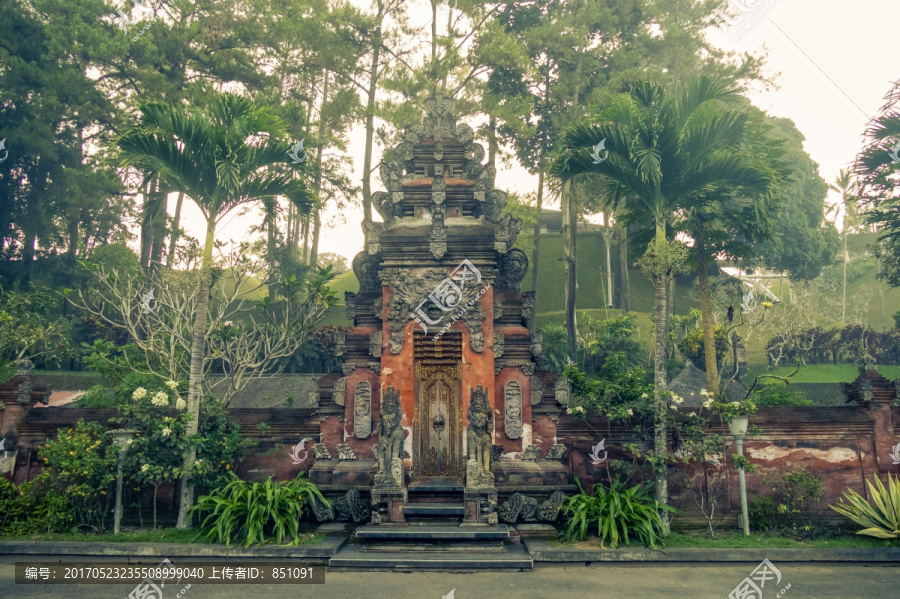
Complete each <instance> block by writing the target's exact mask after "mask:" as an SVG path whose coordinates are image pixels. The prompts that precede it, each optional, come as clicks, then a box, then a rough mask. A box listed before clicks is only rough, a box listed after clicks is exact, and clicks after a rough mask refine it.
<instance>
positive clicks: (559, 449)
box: [544, 443, 566, 461]
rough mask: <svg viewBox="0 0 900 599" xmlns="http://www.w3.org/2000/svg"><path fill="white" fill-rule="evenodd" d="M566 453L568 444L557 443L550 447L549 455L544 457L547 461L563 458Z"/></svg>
mask: <svg viewBox="0 0 900 599" xmlns="http://www.w3.org/2000/svg"><path fill="white" fill-rule="evenodd" d="M564 455H566V446H565V445H562V444H559V443H557V444H556V445H552V446H551V447H550V450H549V451H547V455H546V456H544V459H545V460H547V461H555V460H561V459H562V457H563V456H564Z"/></svg>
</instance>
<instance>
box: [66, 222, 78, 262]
mask: <svg viewBox="0 0 900 599" xmlns="http://www.w3.org/2000/svg"><path fill="white" fill-rule="evenodd" d="M78 224H79V222H78V218H76V217H75V216H74V215H69V247H68V251H67V252H66V253H67V255H68V257H69V260H72V261H74V260H75V258H76V257H77V256H78Z"/></svg>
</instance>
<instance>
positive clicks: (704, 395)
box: [700, 389, 711, 397]
mask: <svg viewBox="0 0 900 599" xmlns="http://www.w3.org/2000/svg"><path fill="white" fill-rule="evenodd" d="M700 395H702V396H703V397H710V396H711V394H710V392H709V391H708V390H706V389H700Z"/></svg>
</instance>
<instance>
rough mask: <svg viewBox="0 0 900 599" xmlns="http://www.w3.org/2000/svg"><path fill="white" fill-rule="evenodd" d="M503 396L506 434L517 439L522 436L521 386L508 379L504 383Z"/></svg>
mask: <svg viewBox="0 0 900 599" xmlns="http://www.w3.org/2000/svg"><path fill="white" fill-rule="evenodd" d="M503 397H504V399H503V407H504V410H505V417H504V420H503V421H504V428H505V430H506V436H507V437H509V438H510V439H519V438H521V437H522V386H521V385H519V383H518V382H516V381H509V382H508V383H506V387H505V390H504V396H503Z"/></svg>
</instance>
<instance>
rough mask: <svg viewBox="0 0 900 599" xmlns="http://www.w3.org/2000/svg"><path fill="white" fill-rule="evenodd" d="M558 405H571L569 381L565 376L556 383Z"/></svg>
mask: <svg viewBox="0 0 900 599" xmlns="http://www.w3.org/2000/svg"><path fill="white" fill-rule="evenodd" d="M556 403H558V404H559V405H561V406H567V405H569V379H567V378H566V377H564V376H562V377H559V379H558V380H557V381H556Z"/></svg>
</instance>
